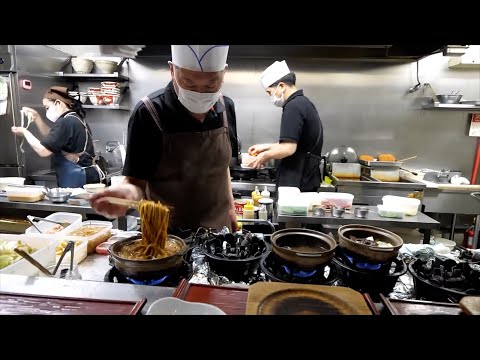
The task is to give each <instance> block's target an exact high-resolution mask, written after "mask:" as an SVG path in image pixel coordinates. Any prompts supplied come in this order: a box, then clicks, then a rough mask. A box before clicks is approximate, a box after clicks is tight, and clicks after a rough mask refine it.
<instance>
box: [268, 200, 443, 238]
mask: <svg viewBox="0 0 480 360" xmlns="http://www.w3.org/2000/svg"><path fill="white" fill-rule="evenodd" d="M354 207H355V206H354ZM367 207H368V208H369V209H370V211H369V214H368V217H367V218H366V219H362V218H357V217H355V215H354V214H353V211H352V213H351V214H345V215H344V216H343V217H342V218H336V217H333V216H331V215H330V214H326V215H325V216H314V215H312V214H311V213H309V214H308V215H307V216H286V215H278V216H277V221H278V222H279V223H288V222H294V223H304V224H322V225H347V224H363V225H371V226H378V227H385V228H386V227H401V228H408V229H417V228H418V229H424V230H425V232H424V239H423V242H424V244H428V243H429V242H430V234H431V230H432V229H435V228H438V227H439V226H440V223H439V222H438V221H436V220H434V219H432V218H430V217H428V216H427V215H425V214H423V213H421V212H418V213H417V215H415V216H405V217H404V218H402V219H395V218H386V217H382V216H380V215H378V213H377V207H376V206H367Z"/></svg>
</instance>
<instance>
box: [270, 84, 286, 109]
mask: <svg viewBox="0 0 480 360" xmlns="http://www.w3.org/2000/svg"><path fill="white" fill-rule="evenodd" d="M279 85H280V84H278V85H277V87H276V88H275V91H274V92H273V93H272V95H270V101H271V102H272V104H273V105H275V106H278V107H282V106H283V105H284V104H285V100H284V99H283V93H282V96H281V97H279V98H277V97H276V96H275V93H276V92H277V89H278V86H279Z"/></svg>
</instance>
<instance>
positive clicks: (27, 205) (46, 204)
mask: <svg viewBox="0 0 480 360" xmlns="http://www.w3.org/2000/svg"><path fill="white" fill-rule="evenodd" d="M0 208H4V209H21V210H39V211H51V212H58V211H66V212H74V213H78V214H96V212H95V210H93V209H92V208H91V207H90V205H69V204H68V203H62V204H54V203H52V202H51V201H49V200H42V201H37V202H33V203H32V202H21V201H8V199H7V198H6V197H5V196H0Z"/></svg>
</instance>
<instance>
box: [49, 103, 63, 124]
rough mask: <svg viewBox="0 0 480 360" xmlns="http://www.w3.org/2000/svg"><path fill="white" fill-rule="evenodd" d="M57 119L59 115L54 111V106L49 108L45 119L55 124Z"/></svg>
mask: <svg viewBox="0 0 480 360" xmlns="http://www.w3.org/2000/svg"><path fill="white" fill-rule="evenodd" d="M59 117H60V115H59V114H58V112H57V110H56V109H55V104H53V105H51V106H49V107H48V110H47V119H48V120H50V121H51V122H55V121H57V120H58V118H59Z"/></svg>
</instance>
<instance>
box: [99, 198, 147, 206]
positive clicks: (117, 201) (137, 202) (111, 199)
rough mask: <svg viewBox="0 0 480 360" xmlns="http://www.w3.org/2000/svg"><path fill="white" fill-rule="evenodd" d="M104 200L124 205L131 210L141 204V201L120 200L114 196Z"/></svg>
mask: <svg viewBox="0 0 480 360" xmlns="http://www.w3.org/2000/svg"><path fill="white" fill-rule="evenodd" d="M102 199H104V201H108V202H109V203H110V204H115V205H123V206H126V207H129V208H138V205H139V203H140V202H139V201H133V200H126V199H120V198H116V197H113V196H105V197H103V198H102Z"/></svg>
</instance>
